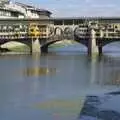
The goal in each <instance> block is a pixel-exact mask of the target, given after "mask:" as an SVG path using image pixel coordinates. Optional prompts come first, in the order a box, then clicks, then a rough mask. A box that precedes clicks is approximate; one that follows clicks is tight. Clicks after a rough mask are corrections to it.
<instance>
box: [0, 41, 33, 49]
mask: <svg viewBox="0 0 120 120" xmlns="http://www.w3.org/2000/svg"><path fill="white" fill-rule="evenodd" d="M10 42H16V43H21V44H24V45H26V46H28V47H29V48H30V49H31V47H32V46H31V45H32V40H31V39H11V40H8V39H3V40H1V41H0V46H3V45H5V44H7V43H10ZM11 44H12V43H11Z"/></svg>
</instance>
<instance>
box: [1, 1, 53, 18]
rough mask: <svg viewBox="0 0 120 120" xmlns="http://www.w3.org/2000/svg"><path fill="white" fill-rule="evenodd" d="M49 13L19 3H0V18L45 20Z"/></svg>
mask: <svg viewBox="0 0 120 120" xmlns="http://www.w3.org/2000/svg"><path fill="white" fill-rule="evenodd" d="M50 15H51V12H50V11H48V10H44V9H39V8H36V7H34V6H31V5H26V4H23V3H19V2H14V3H12V2H11V1H8V0H2V1H1V2H0V18H44V19H47V18H49V17H50Z"/></svg>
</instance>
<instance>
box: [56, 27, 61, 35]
mask: <svg viewBox="0 0 120 120" xmlns="http://www.w3.org/2000/svg"><path fill="white" fill-rule="evenodd" d="M54 34H55V35H63V30H62V28H61V27H56V28H55V29H54Z"/></svg>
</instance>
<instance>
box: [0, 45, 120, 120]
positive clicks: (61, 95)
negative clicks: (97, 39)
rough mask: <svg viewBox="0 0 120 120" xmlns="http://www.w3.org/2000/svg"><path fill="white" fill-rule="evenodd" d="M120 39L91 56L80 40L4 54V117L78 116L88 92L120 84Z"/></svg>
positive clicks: (66, 119) (0, 95) (0, 79)
mask: <svg viewBox="0 0 120 120" xmlns="http://www.w3.org/2000/svg"><path fill="white" fill-rule="evenodd" d="M119 47H120V45H118V44H112V45H108V46H107V47H105V48H104V55H103V56H102V57H96V56H93V58H90V57H88V56H87V53H86V48H84V47H83V46H81V45H79V44H77V45H72V46H67V47H65V48H58V49H57V48H56V49H55V48H54V50H53V49H49V51H50V52H49V53H48V54H42V55H17V54H11V55H10V54H9V55H8V54H5V55H1V56H0V120H78V119H79V118H78V116H79V114H80V111H81V108H82V107H83V103H84V100H85V97H86V95H90V94H101V93H106V92H108V91H114V90H117V89H119V86H120V48H119Z"/></svg>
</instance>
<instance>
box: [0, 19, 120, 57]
mask: <svg viewBox="0 0 120 120" xmlns="http://www.w3.org/2000/svg"><path fill="white" fill-rule="evenodd" d="M64 39H67V40H75V41H77V42H78V43H81V44H83V45H85V46H86V47H87V49H88V51H87V52H88V54H89V55H92V54H94V53H97V54H102V48H103V46H105V45H106V44H109V43H111V42H115V41H119V40H120V18H59V19H58V18H51V19H0V45H2V44H4V43H6V42H9V41H17V42H21V43H24V44H26V45H28V46H29V47H30V50H31V52H40V51H42V52H47V51H48V46H49V45H51V44H53V43H55V42H57V41H62V40H64Z"/></svg>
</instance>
